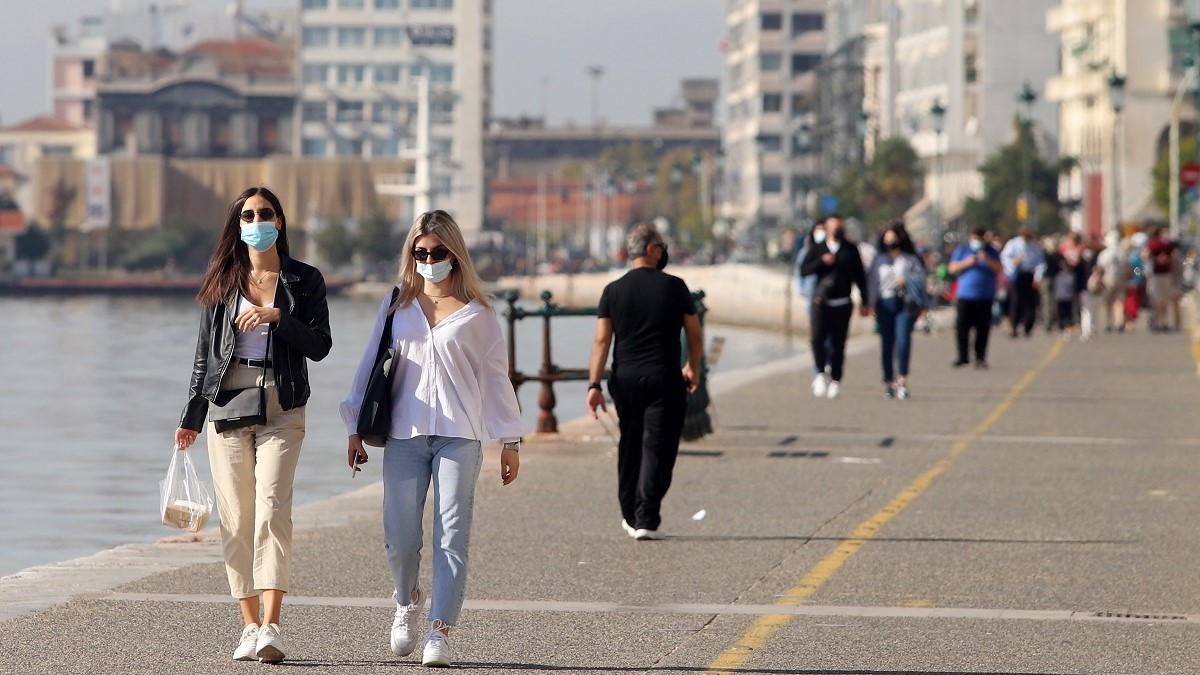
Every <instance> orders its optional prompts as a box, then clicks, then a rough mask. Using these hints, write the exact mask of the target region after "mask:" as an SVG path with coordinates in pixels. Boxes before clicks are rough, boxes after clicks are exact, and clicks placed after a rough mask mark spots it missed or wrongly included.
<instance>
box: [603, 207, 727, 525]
mask: <svg viewBox="0 0 1200 675" xmlns="http://www.w3.org/2000/svg"><path fill="white" fill-rule="evenodd" d="M626 246H627V247H628V251H629V255H630V258H631V261H630V263H631V264H630V270H629V271H628V272H627V273H625V275H624V276H622V277H621V278H620V279H617V280H616V281H614V282H612V283H610V284H609V285H608V286H605V288H604V292H603V293H602V294H601V295H600V307H599V313H598V314H597V319H596V337H595V341H594V342H593V344H592V358H591V361H590V369H589V378H588V381H589V383H590V384H588V392H587V407H588V409H589V410H590V411H591V413H592V417H593V418H598V417H599V416H598V414H597V413H596V409H597V408H599V409H601V410H605V411H607V409H606V408H605V407H604V394H603V392H602V391H601V388H600V379H601V378H602V377H603V375H604V364H605V362H606V361H607V360H608V350H609V347H610V346H612V347H613V365H612V374H611V375H610V376H609V378H608V393H609V394H611V395H612V399H613V404H614V405H615V406H616V408H617V417H618V418H619V420H620V429H621V440H620V443H619V447H618V448H617V498H618V500H619V501H620V503H621V516H622V518H623V519H622V521H621V526H622V527H623V528H624V529H625V532H626V533H627V534H629V536H631V537H633V538H634V539H639V540H646V539H659V538H661V534H660V533H659V531H658V528H659V525H660V524H661V522H662V516H661V515H660V508H661V506H662V500H663V497H664V496H665V495H666V493H667V489H668V488H669V487H670V486H671V473H672V472H673V471H674V469H675V457H676V455H678V453H679V438H680V434H682V432H683V418H684V414H685V413H686V412H687V394H688V392H691V391H695V390H696V385H697V383H698V381H699V380H698V373H699V372H700V355H701V353H702V352H703V349H704V342H703V336H702V333H701V328H700V319H699V318H698V317H697V316H696V307H695V305H694V303H693V302H692V295H691V293H690V292H689V291H688V287H687V284H685V283H684V282H683V279H680V278H679V277H676V276H672V275H670V274H666V273H664V272H663V271H662V269H663V268H664V267H666V265H667V258H668V256H667V244H666V242H664V241H663V239H662V237H661V236H660V235H659V233H658V231H657V230H656V229H655V227H654V224H653V223H638V224H637V225H634V226H633V227H632V228H631V229H630V230H629V235H628V237H627V238H626ZM680 330H682V331H684V332H685V333H686V334H687V343H688V350H687V351H688V354H687V356H688V359H687V364H686V365H684V366H683V368H682V370H681V369H680V367H679V363H680V360H681V359H680V351H681V347H680V341H679V333H680ZM614 342H615V345H614Z"/></svg>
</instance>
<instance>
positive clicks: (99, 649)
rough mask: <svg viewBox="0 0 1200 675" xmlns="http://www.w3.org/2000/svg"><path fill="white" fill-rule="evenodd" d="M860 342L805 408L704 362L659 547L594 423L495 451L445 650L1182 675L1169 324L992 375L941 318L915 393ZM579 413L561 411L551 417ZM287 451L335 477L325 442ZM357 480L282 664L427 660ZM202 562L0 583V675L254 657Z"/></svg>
mask: <svg viewBox="0 0 1200 675" xmlns="http://www.w3.org/2000/svg"><path fill="white" fill-rule="evenodd" d="M852 351H853V354H852V356H851V357H850V359H849V361H848V366H847V376H846V379H845V381H844V383H843V384H844V386H843V394H842V397H841V398H840V399H838V400H834V401H828V400H814V399H813V398H812V396H811V394H810V393H809V389H808V381H809V377H808V375H807V372H808V364H807V362H806V360H805V359H804V358H794V359H791V360H789V361H786V362H781V363H777V364H772V365H771V366H769V367H765V368H759V369H758V370H756V371H755V372H752V373H740V374H725V375H720V374H719V371H720V369H719V368H718V369H717V372H718V377H717V378H716V379H715V381H714V391H715V394H716V395H715V414H716V421H717V425H718V427H719V429H718V432H717V433H716V434H714V435H712V436H710V437H708V438H706V439H704V440H702V441H700V442H697V443H694V444H689V445H687V446H686V447H685V451H684V454H683V455H682V456H681V458H680V461H679V464H678V468H677V471H676V474H675V483H674V486H673V487H672V489H671V493H670V495H669V496H668V499H667V501H666V504H665V507H664V516H665V522H664V526H663V527H664V530H666V531H667V532H668V533H670V534H671V535H672V536H671V537H670V538H668V539H666V540H663V541H656V542H635V541H633V540H631V539H629V538H628V536H626V535H625V534H624V532H623V531H622V530H621V528H620V525H619V523H620V515H619V513H618V510H617V507H616V500H615V474H616V469H615V452H614V450H613V448H612V442H611V441H610V440H609V438H608V435H607V433H606V431H605V430H604V428H602V427H601V426H600V425H598V424H596V423H594V422H588V421H576V422H572V423H568V424H565V425H564V434H563V435H562V437H561V438H557V439H552V438H535V439H532V440H531V442H529V443H528V444H527V446H526V448H525V449H523V451H522V461H523V463H522V466H521V475H520V478H519V480H518V481H517V482H516V483H515V484H514V485H512V486H510V487H507V488H502V487H501V485H500V481H499V478H498V473H497V467H496V458H495V457H494V455H493V454H492V453H490V452H489V456H488V459H487V460H486V462H485V465H484V473H483V475H482V477H481V480H480V485H479V489H478V496H477V500H476V504H475V509H476V520H475V526H474V539H473V548H472V560H471V565H472V568H471V572H470V583H469V585H468V592H467V604H466V609H465V610H464V613H463V615H462V617H461V621H460V626H459V628H457V629H456V630H455V632H454V633H453V634H452V636H451V646H452V649H453V651H454V656H455V660H456V665H457V667H458V668H459V669H460V670H462V671H464V672H473V673H643V672H654V671H666V672H678V673H691V672H701V673H717V672H730V673H761V674H769V675H777V674H805V675H808V674H816V673H834V674H838V675H852V674H856V675H867V674H874V675H878V674H884V673H886V674H893V673H923V674H927V675H928V674H941V673H972V674H983V673H993V674H1010V673H1054V674H1076V673H1138V674H1142V673H1200V562H1198V561H1200V534H1197V527H1196V525H1195V523H1196V521H1197V518H1198V516H1200V495H1198V487H1197V486H1198V485H1200V379H1198V378H1197V374H1196V373H1197V367H1196V363H1195V362H1194V360H1193V348H1192V342H1191V340H1190V338H1189V337H1188V336H1186V335H1151V334H1148V333H1145V332H1138V333H1136V334H1133V335H1119V334H1115V333H1114V334H1102V335H1100V336H1099V338H1098V339H1096V340H1094V341H1092V342H1089V343H1080V342H1078V341H1072V342H1063V341H1061V340H1058V339H1056V338H1055V337H1054V336H1049V335H1047V334H1045V333H1043V332H1041V331H1040V330H1039V331H1038V332H1037V333H1036V334H1035V335H1034V337H1033V338H1031V339H1024V338H1022V339H1018V340H1011V339H1009V338H1008V337H1006V336H1004V335H1003V334H1002V333H1001V334H998V335H994V340H993V346H992V349H991V355H990V361H991V368H990V369H988V370H975V369H973V368H967V369H961V370H954V369H952V368H951V367H950V362H951V361H952V359H953V348H952V337H951V334H950V331H949V330H943V331H940V332H937V333H935V334H933V335H928V336H926V335H918V336H916V339H915V346H914V366H913V375H912V377H911V385H912V390H913V397H912V398H911V399H910V400H907V401H894V400H892V401H890V400H885V399H884V397H883V395H882V387H881V386H880V384H879V366H878V346H877V342H876V340H875V338H874V337H873V336H871V335H863V336H861V337H858V338H855V340H854V341H853V350H852ZM582 409H583V405H582V401H564V400H560V402H559V415H560V417H561V418H564V419H567V418H570V417H572V416H574V414H575V412H576V411H582ZM608 426H609V427H610V428H612V427H613V423H612V421H611V420H609V421H608ZM305 452H306V457H305V459H304V460H303V461H307V462H328V463H329V467H330V471H345V470H346V469H344V466H343V465H344V460H343V459H342V457H343V455H344V452H343V449H342V448H329V449H324V448H306V450H305ZM366 468H367V471H366V476H365V478H366V480H364V482H363V487H362V488H361V489H360V490H359V491H358V492H354V493H351V494H348V495H345V496H343V497H339V498H335V499H332V500H327V501H325V502H321V503H318V504H313V505H309V506H307V507H304V508H302V509H300V511H299V513H298V514H297V517H296V521H297V536H296V543H295V556H296V558H295V566H294V574H293V588H292V594H291V595H290V596H289V598H288V601H287V604H286V605H285V614H284V631H285V633H284V636H285V639H286V644H287V647H288V659H287V661H285V662H284V663H283V664H282V665H281V666H279V668H281V669H282V668H300V669H301V670H300V672H308V673H345V674H350V673H353V674H368V673H406V672H420V671H422V670H423V669H421V667H420V665H419V660H418V659H416V658H413V657H410V658H406V659H397V658H395V657H393V656H392V655H391V653H390V651H389V649H388V646H387V630H388V627H389V625H390V617H391V608H390V605H391V602H390V598H389V595H390V593H391V587H390V580H389V575H388V571H387V566H386V563H385V561H384V552H383V547H382V543H381V539H382V525H381V519H380V514H379V501H380V496H381V489H380V487H379V485H378V483H375V484H368V483H370V481H371V480H374V479H376V478H377V477H378V471H379V462H378V461H377V459H374V460H372V462H371V463H370V464H368V465H367V467H366ZM358 480H363V478H361V477H360V478H359V479H358ZM348 485H351V484H349V483H348ZM702 510H703V512H704V513H703V517H702V518H700V517H699V516H700V512H701V511H702ZM10 517H13V515H12V514H10ZM426 554H427V555H426V564H425V566H424V568H423V573H424V575H425V580H424V582H423V584H422V585H423V587H424V588H426V589H428V588H429V581H428V574H429V565H428V551H427V552H426ZM218 561H219V552H218V551H217V547H216V545H215V543H214V542H213V541H211V540H209V541H202V542H199V543H187V544H160V545H154V546H142V547H126V548H123V549H117V550H116V551H113V552H109V553H106V554H101V555H100V556H94V557H93V558H89V559H84V560H82V561H75V562H72V563H64V564H62V565H57V566H49V567H47V568H38V569H34V570H32V571H28V572H26V573H23V574H21V575H18V576H16V577H9V578H6V579H4V580H0V603H3V604H2V605H0V611H3V612H4V613H3V614H2V615H0V673H4V674H6V675H25V674H29V673H55V674H67V673H155V674H158V673H172V674H180V675H182V674H185V673H198V674H199V673H204V674H209V673H252V672H262V671H264V670H271V669H272V668H274V667H272V666H266V665H262V664H256V663H234V662H232V661H229V656H230V653H231V652H232V649H233V647H234V643H235V639H236V637H237V634H238V632H239V629H240V625H239V621H238V618H237V610H236V606H235V604H234V603H233V602H232V601H231V600H230V599H229V598H228V597H227V589H226V586H225V581H224V573H223V568H222V566H221V565H220V564H219V562H218ZM80 594H82V595H80ZM51 603H54V604H53V606H49V607H43V605H47V604H51Z"/></svg>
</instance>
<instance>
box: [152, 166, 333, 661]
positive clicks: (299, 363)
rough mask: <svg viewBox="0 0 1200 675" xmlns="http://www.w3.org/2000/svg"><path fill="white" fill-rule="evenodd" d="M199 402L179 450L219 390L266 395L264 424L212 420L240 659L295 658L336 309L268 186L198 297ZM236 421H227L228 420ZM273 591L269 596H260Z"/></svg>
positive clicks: (236, 207)
mask: <svg viewBox="0 0 1200 675" xmlns="http://www.w3.org/2000/svg"><path fill="white" fill-rule="evenodd" d="M198 299H199V301H200V304H201V305H203V309H202V310H201V312H200V335H199V337H198V338H197V340H196V356H195V360H194V365H193V370H192V379H191V386H190V388H189V392H188V402H187V405H186V407H185V408H184V410H183V415H182V417H181V419H180V421H179V428H178V429H176V430H175V446H176V447H177V448H178V449H180V450H186V449H187V448H188V447H190V446H191V445H192V444H193V443H194V442H195V441H196V436H197V435H198V434H199V433H200V429H201V427H203V426H204V421H205V418H206V417H207V416H209V414H210V412H212V414H213V415H216V414H219V408H218V410H217V411H213V410H212V408H213V406H215V404H216V401H217V398H218V395H219V394H220V393H221V392H227V391H231V390H237V389H247V388H258V387H261V388H262V398H261V399H260V400H261V401H262V402H263V407H264V410H263V413H264V415H263V421H261V422H260V423H256V424H251V425H249V426H241V427H238V428H223V429H222V430H221V431H218V430H217V423H216V422H210V423H209V425H208V461H209V464H210V466H211V469H212V476H213V487H214V488H215V492H216V497H217V511H218V513H219V514H220V516H221V550H222V553H223V554H224V558H225V574H226V578H227V580H228V582H229V591H230V594H231V595H233V597H235V598H237V600H238V606H239V608H240V609H241V614H242V619H243V624H244V626H243V629H242V633H241V638H240V639H239V642H238V646H237V648H236V649H235V650H234V652H233V658H234V660H236V661H265V662H267V663H278V662H280V661H282V660H283V659H284V656H285V649H284V645H283V638H282V634H281V632H282V630H281V628H280V624H281V619H280V613H281V609H282V604H283V596H284V594H285V593H287V591H288V584H289V579H290V576H291V563H292V482H293V478H294V477H295V475H296V464H297V462H298V460H299V458H300V446H301V444H302V443H303V441H304V409H305V404H306V403H307V402H308V395H309V383H308V366H307V361H308V360H312V361H320V360H321V359H323V358H325V356H326V355H328V354H329V350H330V348H331V347H332V345H333V338H332V336H331V334H330V331H329V307H328V305H327V304H326V300H325V280H324V278H323V277H322V276H321V273H320V272H319V271H318V270H317V269H316V268H315V267H312V266H310V265H306V264H304V263H302V262H300V261H298V260H295V259H293V258H291V257H290V255H289V250H288V239H287V218H286V217H285V216H284V214H283V207H282V206H281V205H280V203H279V198H278V197H276V196H275V194H274V193H272V192H271V191H270V190H269V189H267V188H265V187H253V188H249V189H247V190H245V191H244V192H242V193H241V194H240V195H238V196H237V198H236V199H235V200H234V201H233V203H232V204H231V205H230V208H229V212H228V214H226V216H225V223H224V225H223V226H222V228H221V233H220V237H219V239H218V240H217V245H216V248H215V249H214V250H213V254H212V259H211V260H210V261H209V264H208V270H207V271H206V272H205V274H204V278H203V280H202V281H201V283H200V293H199V295H198ZM223 426H224V425H223ZM260 596H261V601H260Z"/></svg>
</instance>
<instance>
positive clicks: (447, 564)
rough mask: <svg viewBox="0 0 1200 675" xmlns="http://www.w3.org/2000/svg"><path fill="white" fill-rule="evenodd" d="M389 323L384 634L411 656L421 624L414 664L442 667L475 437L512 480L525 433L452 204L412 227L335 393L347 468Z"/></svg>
mask: <svg viewBox="0 0 1200 675" xmlns="http://www.w3.org/2000/svg"><path fill="white" fill-rule="evenodd" d="M393 298H395V299H394V300H393ZM388 322H390V326H391V347H392V348H393V349H394V350H395V356H394V357H393V363H392V371H391V378H392V383H391V391H392V408H391V426H390V430H389V431H388V434H387V439H386V441H385V445H384V450H383V534H384V541H385V542H386V546H385V548H386V549H387V561H388V566H389V567H390V568H391V572H392V582H393V583H394V584H395V589H396V590H395V594H394V596H393V597H394V598H395V601H396V611H395V615H394V617H393V619H392V627H391V632H390V643H391V648H392V653H394V654H395V655H396V656H408V655H409V654H411V653H412V652H413V651H414V649H415V648H416V645H417V640H418V638H419V637H420V636H421V635H422V634H424V639H423V642H422V644H423V647H422V652H421V663H422V664H423V665H426V666H442V667H445V666H449V665H451V663H452V658H451V653H450V643H449V636H450V629H451V628H452V627H453V626H456V625H457V622H458V615H459V612H460V611H461V610H462V605H463V598H464V595H465V594H466V586H467V570H468V567H467V562H468V560H469V555H468V554H469V551H470V540H471V522H472V519H473V515H474V499H475V485H476V482H477V480H478V479H479V471H480V466H481V464H482V462H483V453H482V443H481V441H482V439H483V438H485V437H491V438H494V439H497V440H499V441H500V442H501V443H502V448H501V452H500V462H499V464H500V466H499V477H500V482H501V483H502V484H503V485H510V484H511V483H512V482H513V481H514V480H516V479H517V473H518V470H519V468H520V458H519V451H520V446H521V436H522V434H523V430H522V429H523V427H522V423H521V412H520V409H519V408H518V406H517V395H516V392H515V391H514V390H513V386H512V382H511V381H510V380H509V379H508V350H507V347H506V343H505V340H504V334H503V332H502V331H501V328H500V321H499V319H497V317H496V312H495V310H494V309H493V308H492V305H491V302H490V301H489V299H488V296H487V294H486V293H485V292H484V290H483V284H482V282H481V281H480V280H479V275H478V274H477V273H476V271H475V267H474V265H473V264H472V263H471V257H470V254H469V253H468V251H467V245H466V242H465V240H464V239H463V236H462V231H461V230H460V228H459V226H458V223H456V222H455V221H454V218H453V217H452V216H451V215H450V214H449V213H447V212H445V211H442V210H440V209H439V210H434V211H428V212H426V213H423V214H421V216H420V217H418V218H417V220H416V222H414V223H413V225H412V227H411V228H410V229H409V231H408V236H407V237H406V238H405V240H404V246H403V248H402V249H401V250H400V270H399V274H398V275H397V282H396V286H395V288H394V289H393V292H392V294H389V295H388V297H386V298H384V300H383V303H382V304H381V305H380V306H379V312H378V313H377V315H376V318H375V327H374V328H373V329H372V331H371V337H370V338H369V339H368V340H367V344H366V346H365V348H364V350H363V355H362V359H361V360H360V361H359V365H358V370H357V371H356V372H355V375H354V381H353V382H352V383H351V385H350V393H349V395H348V396H347V397H346V400H345V401H343V402H342V405H341V417H342V421H343V422H344V423H345V425H346V431H347V434H348V435H349V441H348V443H347V447H346V460H347V462H348V463H349V465H350V466H351V470H352V472H354V471H357V470H358V466H359V465H360V464H364V463H366V462H367V460H368V454H367V451H366V448H365V447H364V446H363V439H362V437H361V436H360V435H359V434H358V418H359V412H360V410H361V409H362V403H363V398H364V396H365V392H366V387H367V383H368V382H369V380H370V376H371V371H372V370H373V369H374V367H375V361H376V356H377V354H378V351H379V343H380V340H381V339H382V337H383V333H384V327H385V325H388ZM431 482H432V483H433V502H434V503H433V536H432V537H431V539H432V541H431V544H432V547H433V589H432V594H431V596H430V602H429V629H428V631H422V630H419V629H418V628H417V619H418V616H419V614H420V611H421V606H422V601H423V599H424V596H423V594H422V592H421V589H420V587H419V585H418V581H419V579H420V574H419V571H420V565H421V546H422V543H421V542H422V539H423V533H422V529H421V528H422V516H423V514H424V511H425V498H426V493H427V492H428V491H429V484H430V483H431Z"/></svg>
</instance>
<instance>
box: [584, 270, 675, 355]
mask: <svg viewBox="0 0 1200 675" xmlns="http://www.w3.org/2000/svg"><path fill="white" fill-rule="evenodd" d="M695 313H696V305H695V304H694V303H693V302H692V294H691V292H689V291H688V287H687V284H686V283H684V281H683V279H680V278H679V277H676V276H672V275H670V274H667V273H665V272H661V271H659V270H656V269H654V268H651V267H637V268H634V269H631V270H629V271H628V272H627V273H626V274H625V276H623V277H621V278H620V279H617V280H616V281H614V282H612V283H610V284H609V285H607V286H605V287H604V292H603V293H601V294H600V307H599V313H598V315H597V316H599V317H600V318H601V319H611V320H612V325H613V366H612V369H613V372H614V373H616V372H617V370H618V369H619V370H620V372H621V374H622V375H623V376H625V377H629V376H632V375H637V376H642V375H653V374H659V373H666V372H671V371H678V370H679V368H680V366H681V365H682V362H681V347H680V336H679V332H680V331H681V330H683V316H684V315H685V314H695Z"/></svg>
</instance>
